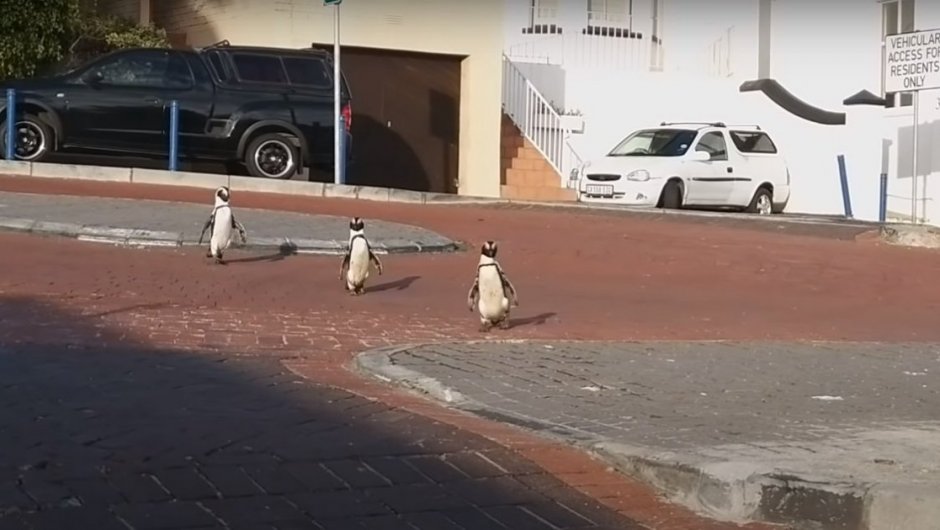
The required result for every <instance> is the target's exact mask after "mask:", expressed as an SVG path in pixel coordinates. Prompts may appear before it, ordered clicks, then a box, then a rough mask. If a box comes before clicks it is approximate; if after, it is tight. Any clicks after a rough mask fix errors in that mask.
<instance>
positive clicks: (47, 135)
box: [0, 114, 53, 162]
mask: <svg viewBox="0 0 940 530" xmlns="http://www.w3.org/2000/svg"><path fill="white" fill-rule="evenodd" d="M6 127H7V124H6V121H4V122H3V123H2V124H0V153H4V152H6V145H7V133H6V130H7V129H6ZM52 145H53V134H52V128H51V127H49V125H47V124H46V123H45V122H44V121H42V120H40V119H39V117H38V116H35V115H32V114H27V115H25V116H23V117H22V118H21V119H20V120H18V121H17V122H16V145H15V146H14V149H15V151H16V154H15V156H16V159H17V160H22V161H24V162H39V161H41V160H43V159H45V158H46V156H47V155H48V154H49V151H50V148H51V147H52Z"/></svg>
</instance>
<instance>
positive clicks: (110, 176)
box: [0, 160, 880, 230]
mask: <svg viewBox="0 0 940 530" xmlns="http://www.w3.org/2000/svg"><path fill="white" fill-rule="evenodd" d="M0 175H8V176H17V177H35V178H52V179H72V180H93V181H101V182H121V183H130V184H153V185H163V186H183V187H190V188H206V189H215V188H217V187H219V186H222V185H226V186H229V187H230V188H232V189H233V190H237V191H241V192H255V193H273V194H282V195H296V196H304V197H324V198H335V199H360V200H369V201H377V202H392V203H408V204H435V205H452V206H461V205H494V206H495V205H513V206H532V207H541V208H552V209H570V210H579V211H606V212H623V213H635V214H647V215H649V214H656V215H664V216H670V217H687V218H700V217H714V218H727V219H741V220H754V221H758V222H785V223H808V224H820V223H826V224H841V225H852V226H866V227H871V228H872V229H873V230H874V229H877V228H878V227H879V226H880V225H879V224H878V223H873V222H868V221H856V220H852V219H845V218H842V217H839V216H832V215H830V216H826V215H811V214H781V215H772V216H759V215H752V214H736V213H728V212H710V211H697V210H667V209H661V208H637V207H630V206H618V205H605V204H598V203H590V202H587V203H585V202H567V201H557V202H547V201H535V200H522V199H504V198H499V197H479V196H470V195H454V194H449V193H432V192H421V191H411V190H402V189H396V188H379V187H372V186H352V185H343V184H331V183H323V182H305V181H295V180H266V179H262V178H254V177H243V176H238V175H222V174H215V173H195V172H185V171H168V170H162V169H143V168H122V167H107V166H91V165H75V164H52V163H44V162H43V163H40V162H19V161H14V162H11V161H7V160H0Z"/></svg>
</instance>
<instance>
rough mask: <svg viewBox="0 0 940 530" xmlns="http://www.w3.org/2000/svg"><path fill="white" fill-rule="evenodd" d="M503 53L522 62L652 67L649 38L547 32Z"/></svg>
mask: <svg viewBox="0 0 940 530" xmlns="http://www.w3.org/2000/svg"><path fill="white" fill-rule="evenodd" d="M506 55H508V56H509V58H510V59H513V60H517V61H523V62H537V63H543V64H557V65H561V66H571V67H576V68H605V69H616V70H628V71H648V70H650V69H652V68H651V67H652V66H653V65H652V64H651V63H652V62H653V61H651V55H650V39H649V36H648V35H643V38H642V39H639V38H625V37H606V36H601V35H582V34H577V35H568V34H562V35H546V36H542V37H539V38H531V39H525V40H523V41H522V42H516V43H513V44H510V45H509V47H508V50H507V53H506Z"/></svg>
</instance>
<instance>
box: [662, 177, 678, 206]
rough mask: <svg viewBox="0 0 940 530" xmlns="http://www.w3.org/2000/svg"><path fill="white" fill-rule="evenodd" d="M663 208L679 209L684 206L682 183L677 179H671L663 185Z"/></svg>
mask: <svg viewBox="0 0 940 530" xmlns="http://www.w3.org/2000/svg"><path fill="white" fill-rule="evenodd" d="M660 202H662V205H663V208H668V209H670V210H678V209H679V208H682V185H681V184H679V183H678V182H676V181H675V180H670V181H669V182H667V183H666V186H665V187H663V197H662V200H661V201H660Z"/></svg>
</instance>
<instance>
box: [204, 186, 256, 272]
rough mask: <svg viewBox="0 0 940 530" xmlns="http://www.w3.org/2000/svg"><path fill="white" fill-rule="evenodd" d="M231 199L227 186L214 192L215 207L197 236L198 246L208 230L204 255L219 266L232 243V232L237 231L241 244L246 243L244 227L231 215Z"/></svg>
mask: <svg viewBox="0 0 940 530" xmlns="http://www.w3.org/2000/svg"><path fill="white" fill-rule="evenodd" d="M231 198H232V192H231V191H230V190H229V188H228V186H220V187H219V188H217V189H216V190H215V206H214V207H213V208H212V213H210V214H209V219H208V220H206V224H205V226H203V227H202V233H201V234H199V244H200V245H201V244H202V239H203V237H205V235H206V231H207V230H210V234H211V235H210V237H209V251H208V252H207V253H206V257H207V258H215V262H216V263H221V264H224V263H225V262H224V261H223V260H222V255H223V253H224V252H225V249H227V248H228V247H229V244H231V242H232V236H233V235H234V234H233V232H232V230H237V231H238V235H239V237H240V238H241V242H242V243H245V242H247V236H246V234H245V227H244V226H242V224H241V223H239V222H238V221H236V220H235V214H234V213H232V207H231V206H230V205H229V200H230V199H231Z"/></svg>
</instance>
